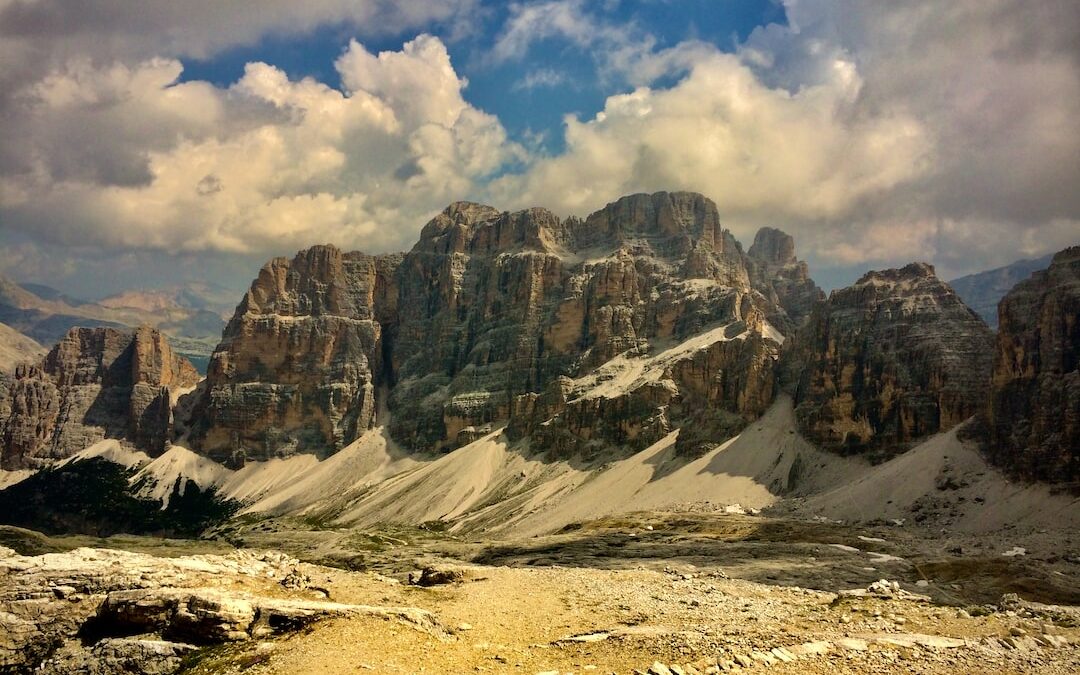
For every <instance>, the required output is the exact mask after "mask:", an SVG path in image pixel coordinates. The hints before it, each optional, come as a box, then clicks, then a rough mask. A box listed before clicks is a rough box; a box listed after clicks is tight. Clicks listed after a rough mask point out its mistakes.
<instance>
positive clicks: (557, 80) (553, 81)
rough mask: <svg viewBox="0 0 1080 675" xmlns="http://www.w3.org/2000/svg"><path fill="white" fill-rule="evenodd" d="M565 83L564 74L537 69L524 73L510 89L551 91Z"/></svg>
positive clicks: (549, 69) (547, 69) (546, 69)
mask: <svg viewBox="0 0 1080 675" xmlns="http://www.w3.org/2000/svg"><path fill="white" fill-rule="evenodd" d="M567 83H568V81H567V77H566V75H565V74H564V73H560V72H559V71H557V70H553V69H551V68H538V69H537V70H532V71H529V72H528V73H526V74H525V76H524V77H522V78H521V79H520V80H518V81H517V82H515V83H514V84H513V86H512V87H511V89H512V90H513V91H532V90H533V89H551V88H554V87H561V86H563V85H566V84H567Z"/></svg>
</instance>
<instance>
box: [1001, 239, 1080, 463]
mask: <svg viewBox="0 0 1080 675" xmlns="http://www.w3.org/2000/svg"><path fill="white" fill-rule="evenodd" d="M986 412H987V414H986V420H987V422H988V432H989V433H988V439H987V440H988V442H987V444H986V448H987V454H988V455H989V457H990V458H991V460H993V461H994V462H995V463H997V464H998V465H1000V466H1002V467H1004V468H1006V469H1008V470H1009V471H1011V472H1014V473H1016V474H1019V475H1020V476H1022V477H1025V478H1034V479H1039V480H1047V481H1054V482H1077V481H1080V246H1073V247H1071V248H1067V249H1065V250H1064V251H1061V252H1059V253H1058V254H1057V255H1055V256H1054V258H1053V261H1052V262H1051V263H1050V267H1049V268H1048V269H1047V270H1045V271H1041V272H1035V273H1034V274H1033V275H1032V276H1031V278H1029V279H1028V280H1026V281H1023V282H1021V283H1019V284H1017V285H1016V287H1014V288H1013V290H1012V291H1010V292H1009V293H1008V295H1006V296H1005V297H1004V298H1003V299H1002V301H1001V303H1000V304H999V305H998V334H997V341H996V344H995V346H994V350H993V379H992V383H991V388H990V397H989V406H988V409H987V411H986Z"/></svg>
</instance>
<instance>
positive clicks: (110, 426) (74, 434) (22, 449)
mask: <svg viewBox="0 0 1080 675" xmlns="http://www.w3.org/2000/svg"><path fill="white" fill-rule="evenodd" d="M198 379H199V375H198V372H197V371H196V370H195V367H194V366H192V365H191V364H190V363H189V362H188V361H187V360H186V359H183V358H181V357H179V356H177V355H175V354H173V352H172V349H171V348H170V347H169V343H168V341H167V340H166V339H165V337H164V336H163V335H162V334H161V333H159V332H158V331H157V330H154V329H152V328H147V327H142V328H139V329H136V330H134V331H126V330H119V329H115V328H73V329H71V330H70V331H69V332H68V333H67V335H66V336H65V337H64V339H63V340H61V341H60V342H59V343H57V344H56V346H54V347H53V348H52V350H51V351H49V353H48V354H47V355H46V356H45V358H44V359H43V360H42V361H41V362H39V363H37V364H33V365H30V364H24V365H21V366H19V367H18V368H17V369H16V371H15V374H14V377H13V378H12V379H11V380H10V381H9V382H7V384H6V386H5V388H4V391H3V392H0V467H2V468H4V469H28V468H38V467H40V466H42V465H44V464H45V463H47V462H49V461H51V460H56V459H63V458H65V457H69V456H71V455H72V454H74V453H76V452H79V451H80V450H83V449H84V448H86V447H87V446H89V445H91V444H93V443H95V442H97V441H100V440H102V439H104V438H124V439H128V440H129V441H131V442H132V443H134V444H135V445H136V446H137V447H139V448H141V449H144V450H147V451H148V452H150V453H152V454H160V453H161V452H163V451H164V450H165V447H166V445H167V444H168V442H169V440H170V439H171V437H172V423H173V413H172V400H173V398H174V396H175V395H176V394H177V393H178V392H179V391H180V390H182V389H184V388H188V387H192V386H194V385H195V383H196V382H197V381H198Z"/></svg>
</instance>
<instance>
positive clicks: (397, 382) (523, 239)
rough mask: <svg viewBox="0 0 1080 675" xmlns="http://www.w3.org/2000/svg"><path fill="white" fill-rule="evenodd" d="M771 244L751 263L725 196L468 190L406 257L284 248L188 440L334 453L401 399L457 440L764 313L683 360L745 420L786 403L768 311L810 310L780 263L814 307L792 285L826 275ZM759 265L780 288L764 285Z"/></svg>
mask: <svg viewBox="0 0 1080 675" xmlns="http://www.w3.org/2000/svg"><path fill="white" fill-rule="evenodd" d="M784 236H785V235H782V233H776V238H777V239H778V240H779V239H783V237H784ZM788 241H789V242H790V238H788ZM762 246H765V244H762ZM762 256H763V257H762V261H763V262H760V263H753V264H751V263H750V262H749V261H748V259H747V257H746V255H745V254H744V253H743V252H742V249H741V248H740V246H739V244H738V242H736V241H735V239H734V238H733V237H732V235H731V233H730V232H728V231H727V230H724V229H723V228H722V227H721V225H720V221H719V216H718V214H717V211H716V207H715V205H714V204H713V203H712V202H711V201H709V200H708V199H706V198H704V197H702V196H701V195H697V194H692V193H666V192H661V193H656V194H653V195H644V194H642V195H632V196H630V197H624V198H622V199H620V200H618V201H617V202H614V203H612V204H609V205H608V206H607V207H605V208H604V209H602V210H600V211H598V212H596V213H594V214H592V215H591V216H589V217H588V218H587V219H585V220H581V219H577V218H569V219H567V220H565V221H562V220H560V219H559V218H557V217H556V216H555V215H554V214H552V213H551V212H549V211H547V210H545V209H538V208H534V209H526V210H523V211H518V212H515V213H501V212H499V211H497V210H495V209H493V208H491V207H488V206H483V205H480V204H473V203H467V202H459V203H455V204H452V205H450V206H449V207H448V208H447V209H446V210H445V211H443V212H442V213H440V214H439V215H437V216H436V217H435V218H434V219H432V221H431V222H429V223H428V224H427V225H426V226H425V227H424V229H423V231H422V233H421V235H420V240H419V241H418V242H417V244H416V245H415V246H414V247H413V249H412V250H411V251H410V252H409V253H407V254H404V255H403V256H400V255H399V256H377V257H371V256H367V255H364V254H361V253H341V252H340V251H338V250H337V249H335V248H333V247H329V246H320V247H315V248H312V249H309V250H307V251H302V252H301V253H299V254H298V255H297V256H296V258H294V259H293V260H291V261H289V260H285V259H277V260H274V261H272V262H271V263H269V264H268V265H267V266H266V267H265V268H264V269H263V270H262V272H261V273H260V275H259V278H258V279H257V280H256V281H255V282H254V283H253V284H252V288H251V291H249V293H248V294H247V296H246V297H245V299H244V301H243V303H242V304H241V305H240V307H239V308H238V309H237V313H236V316H235V317H234V318H233V320H232V321H231V322H230V323H229V325H228V327H227V329H226V331H225V337H224V340H223V342H222V344H221V345H220V346H219V348H218V349H217V351H216V352H215V355H214V357H213V360H212V363H211V367H210V370H209V374H208V377H207V383H206V386H205V388H204V389H203V391H201V392H200V393H199V394H198V397H199V401H198V404H196V405H194V406H193V409H192V414H191V427H192V431H191V434H190V437H189V439H188V440H189V441H190V442H191V444H192V446H193V447H194V448H195V449H197V450H199V451H200V452H202V453H204V454H206V455H208V456H210V457H211V458H213V459H216V460H219V461H223V462H225V463H227V464H230V465H233V466H235V465H239V464H242V463H243V461H245V460H246V459H266V458H270V457H282V456H288V455H290V454H294V453H298V452H311V453H315V454H318V455H320V456H326V455H328V454H331V453H333V452H335V451H336V450H338V449H340V448H341V447H343V446H344V445H346V444H348V443H349V442H351V441H352V440H354V439H355V438H357V437H358V436H359V435H360V434H361V433H362V432H363V431H365V430H366V429H368V428H370V427H371V426H372V425H373V424H374V423H375V415H376V411H377V410H378V409H379V406H380V404H382V403H383V402H384V401H385V403H386V405H387V407H388V409H389V410H390V412H391V413H392V415H391V422H390V432H391V434H392V436H393V437H394V438H395V440H397V441H399V442H401V443H402V444H404V445H406V446H408V447H411V448H413V449H419V450H431V449H436V450H437V449H452V448H455V447H458V446H460V445H462V444H465V443H467V442H469V441H471V440H473V439H475V438H477V437H478V436H479V435H482V434H484V433H487V432H488V431H490V430H491V429H492V428H494V426H496V425H498V424H501V423H505V422H506V421H507V420H508V419H509V418H510V417H511V413H512V412H513V410H514V407H515V406H516V405H517V403H516V399H517V397H519V396H522V395H537V394H538V393H539V392H543V391H545V390H546V389H547V388H548V387H549V386H550V385H551V384H552V383H553V382H555V381H556V380H557V378H560V377H570V378H576V377H582V376H584V375H586V374H588V373H589V372H591V371H592V370H593V369H595V368H597V367H599V366H601V365H603V364H605V363H607V362H609V361H611V360H612V359H614V358H615V357H617V356H619V355H620V354H629V355H637V356H642V357H644V356H646V355H648V354H649V353H655V352H657V351H659V350H660V349H661V348H663V346H665V345H669V344H671V343H678V342H682V341H685V340H687V339H688V338H690V337H692V336H694V335H695V334H697V333H699V332H701V331H703V330H707V329H710V328H712V327H715V326H717V325H723V324H730V323H733V322H739V321H743V322H747V324H748V325H749V328H748V329H747V328H743V329H739V330H737V331H735V332H736V333H741V332H745V330H750V331H751V332H753V331H756V334H757V336H758V337H757V338H756V340H757V341H754V340H749V341H743V342H740V346H739V348H738V349H735V347H734V346H733V345H729V346H726V347H717V348H716V355H714V356H713V357H710V358H711V360H709V359H705V360H706V361H708V363H704V364H701V365H700V366H699V367H697V370H696V371H695V370H694V368H693V367H690V366H683V367H682V370H679V372H680V373H681V374H680V375H679V377H681V378H682V379H683V380H686V381H687V382H689V381H691V380H694V379H695V378H696V379H698V380H701V381H700V382H699V383H698V384H697V385H694V386H696V388H697V389H696V390H700V391H701V392H702V394H701V398H702V400H703V401H705V400H707V401H708V403H709V405H713V406H715V408H716V409H717V410H722V411H728V412H733V413H735V417H731V418H730V419H727V422H728V423H727V424H726V426H728V427H732V428H733V427H734V426H737V424H736V419H739V420H745V419H747V418H752V416H753V415H756V414H757V411H758V410H759V408H760V409H763V407H761V405H759V404H760V403H761V402H765V404H767V402H768V401H769V400H771V391H772V390H771V386H765V385H764V384H763V383H762V382H763V381H764V380H763V378H764V379H767V377H766V376H767V375H768V373H769V372H771V371H770V370H769V369H768V368H764V366H765V365H766V364H771V363H772V361H773V360H774V357H775V349H774V347H769V348H766V347H764V343H763V342H761V333H762V331H763V330H766V329H767V327H766V324H765V323H764V322H763V320H762V317H764V316H766V315H769V316H777V317H780V318H781V319H783V320H784V321H786V322H788V323H791V322H790V321H789V319H788V315H787V313H786V311H785V310H784V309H783V307H781V306H779V305H778V304H777V302H778V300H776V299H775V297H778V292H777V291H776V290H775V288H774V286H772V285H770V284H771V282H770V281H769V275H770V274H772V272H773V271H776V272H777V274H788V275H789V276H791V280H788V281H790V283H788V281H783V280H778V281H777V284H779V286H777V287H780V288H782V289H783V292H782V293H781V294H782V295H784V297H785V298H788V297H790V298H792V301H791V304H792V307H793V308H795V309H794V310H793V311H796V313H797V312H798V309H797V308H798V307H799V306H800V305H799V302H800V300H798V299H797V297H796V296H798V295H799V293H802V292H803V291H802V290H800V291H795V290H791V289H793V288H795V287H798V288H800V289H802V288H803V286H805V282H808V280H806V279H803V276H805V265H801V263H798V262H797V261H796V262H792V261H791V259H789V257H777V256H776V255H772V256H771V257H770V255H767V254H766V253H763V254H762ZM750 267H753V268H754V270H755V275H756V276H755V279H758V280H759V281H760V282H761V284H762V286H761V288H762V289H764V291H767V292H768V293H769V294H770V296H769V297H766V295H765V294H764V293H763V292H762V291H759V290H756V289H755V288H754V287H753V286H752V285H751V278H750V276H751V275H750V271H749V269H750ZM789 268H790V270H789ZM789 272H790V274H789ZM800 275H802V276H800ZM778 279H779V277H778ZM785 279H786V277H785ZM808 283H810V284H811V286H812V282H808ZM785 284H787V285H785ZM789 286H790V288H789ZM751 316H752V317H754V318H753V319H752V320H751V318H750V317H751ZM770 330H771V329H770ZM779 337H780V336H779V335H778V334H776V335H773V338H777V339H779ZM744 346H745V347H746V352H745V354H743V352H742V350H743V347H744ZM770 350H771V351H770ZM720 352H725V354H724V355H723V356H720V355H719V354H720ZM735 352H739V353H738V354H736V353H735ZM697 358H699V359H703V358H704V357H697ZM736 362H738V363H739V364H740V365H738V366H737V367H736V366H734V364H735V363H736ZM740 369H741V370H740ZM692 371H694V372H692ZM736 372H738V374H736ZM721 373H723V375H722V378H723V382H719V380H717V382H715V383H714V382H712V379H716V378H720V377H721ZM673 376H674V375H673ZM701 378H705V379H701ZM710 378H711V379H710ZM705 380H709V381H708V382H706V381H705ZM744 385H745V386H744ZM692 388H693V387H692ZM706 390H707V391H708V393H705V392H706ZM687 391H689V389H688V390H687ZM639 393H640V394H641V395H645V390H642V392H639ZM655 393H656V395H655V396H652V397H651V398H650V397H649V396H646V398H650V402H649V404H648V405H647V406H646V408H641V406H640V405H638V404H633V405H630V406H629V407H627V408H624V409H619V408H618V406H622V405H624V404H622V403H618V404H612V405H615V406H616V407H615V408H611V415H613V416H615V417H617V418H619V420H618V421H617V420H615V419H614V418H613V419H611V420H609V421H610V422H611V423H612V424H614V425H616V426H618V425H620V424H623V421H626V420H630V419H631V418H633V421H626V424H629V425H631V426H637V425H641V424H643V423H645V421H644V420H640V419H637V417H638V416H639V415H638V413H639V412H640V411H654V409H655V408H656V407H657V406H661V407H665V406H668V405H670V404H672V403H675V401H673V400H672V401H667V400H666V399H665V396H666V395H664V394H662V393H660V392H655ZM377 399H378V400H377ZM729 399H730V400H729ZM685 400H687V399H686V398H685V396H682V395H680V397H679V401H680V402H681V401H685ZM751 401H753V403H750V402H751ZM605 410H607V409H605ZM594 412H596V411H594ZM590 414H593V413H590ZM605 414H606V413H605ZM648 414H649V416H652V415H653V414H654V412H648ZM725 415H726V412H725ZM666 424H667V423H665V424H663V425H660V426H658V427H656V429H657V430H660V429H662V428H665V425H666ZM601 436H603V434H601ZM599 437H600V436H598V438H599ZM617 437H618V435H617V434H616V435H614V436H612V438H617Z"/></svg>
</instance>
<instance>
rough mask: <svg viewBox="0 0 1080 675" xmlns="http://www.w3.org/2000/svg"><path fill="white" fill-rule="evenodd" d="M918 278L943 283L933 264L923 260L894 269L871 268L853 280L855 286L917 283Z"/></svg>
mask: <svg viewBox="0 0 1080 675" xmlns="http://www.w3.org/2000/svg"><path fill="white" fill-rule="evenodd" d="M920 280H927V281H929V282H930V283H931V284H943V283H944V282H942V281H941V280H940V279H938V276H937V272H936V271H935V270H934V266H933V265H931V264H930V263H925V262H913V263H908V264H907V265H904V266H903V267H898V268H894V269H886V270H871V271H869V272H867V273H866V274H864V275H862V276H861V277H860V278H859V280H858V281H856V282H855V286H870V285H872V286H881V285H886V286H889V285H892V286H895V285H898V284H905V283H907V284H911V283H917V282H918V281H920ZM901 290H907V289H901Z"/></svg>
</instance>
